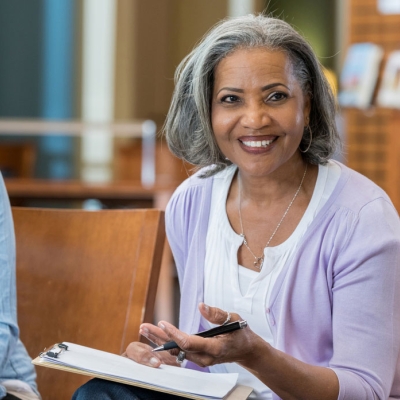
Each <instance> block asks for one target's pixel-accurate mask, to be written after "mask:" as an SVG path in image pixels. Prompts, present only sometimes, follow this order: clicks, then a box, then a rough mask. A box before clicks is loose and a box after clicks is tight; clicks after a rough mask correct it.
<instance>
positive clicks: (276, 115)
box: [211, 48, 310, 176]
mask: <svg viewBox="0 0 400 400" xmlns="http://www.w3.org/2000/svg"><path fill="white" fill-rule="evenodd" d="M214 77H215V81H214V89H213V96H212V107H211V123H212V127H213V131H214V135H215V138H216V141H217V144H218V146H219V148H220V150H221V151H222V153H223V154H224V156H225V157H227V158H228V159H229V160H231V161H232V162H233V163H234V164H236V165H238V167H239V169H240V170H241V171H242V172H243V173H244V174H246V173H248V174H250V175H254V176H261V175H265V174H269V173H271V172H273V171H276V170H278V169H279V168H280V167H282V166H290V163H296V162H297V163H298V162H299V160H300V159H301V155H300V153H299V150H298V147H299V144H300V141H301V138H302V135H303V130H304V126H306V125H308V116H309V112H310V100H309V98H308V97H305V96H304V94H303V91H302V89H301V87H300V85H299V83H298V82H297V80H296V78H295V75H294V74H293V68H292V63H291V62H290V59H289V58H288V57H287V55H286V54H285V53H284V52H281V51H270V50H266V49H264V48H256V49H240V50H236V51H235V52H233V53H232V54H230V55H229V56H227V57H226V58H224V59H223V60H222V61H221V62H220V63H219V64H218V66H217V67H216V69H215V73H214Z"/></svg>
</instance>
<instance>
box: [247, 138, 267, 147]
mask: <svg viewBox="0 0 400 400" xmlns="http://www.w3.org/2000/svg"><path fill="white" fill-rule="evenodd" d="M272 142H273V140H258V141H255V140H251V141H249V142H242V143H243V144H244V145H245V146H248V147H267V146H268V145H270V144H271V143H272Z"/></svg>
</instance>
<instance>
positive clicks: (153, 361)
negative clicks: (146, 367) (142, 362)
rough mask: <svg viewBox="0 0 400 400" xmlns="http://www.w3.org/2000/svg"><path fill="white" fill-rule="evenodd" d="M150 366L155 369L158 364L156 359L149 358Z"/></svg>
mask: <svg viewBox="0 0 400 400" xmlns="http://www.w3.org/2000/svg"><path fill="white" fill-rule="evenodd" d="M150 364H151V365H153V366H154V367H156V366H157V365H158V364H159V360H158V358H155V357H151V358H150Z"/></svg>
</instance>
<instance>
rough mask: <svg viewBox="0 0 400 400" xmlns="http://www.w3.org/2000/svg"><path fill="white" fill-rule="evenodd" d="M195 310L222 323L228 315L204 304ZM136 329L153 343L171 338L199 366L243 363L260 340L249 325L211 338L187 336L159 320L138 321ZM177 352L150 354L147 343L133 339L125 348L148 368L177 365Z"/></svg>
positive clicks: (236, 318)
mask: <svg viewBox="0 0 400 400" xmlns="http://www.w3.org/2000/svg"><path fill="white" fill-rule="evenodd" d="M199 310H200V312H201V314H202V315H203V317H204V318H206V319H207V320H208V321H210V322H211V323H213V324H217V325H221V324H223V323H224V322H225V320H226V318H227V314H228V313H227V311H224V310H221V309H219V308H216V307H209V306H207V305H205V304H204V303H200V304H199ZM239 320H241V318H240V316H239V315H238V314H235V313H232V314H231V321H239ZM139 332H140V334H141V335H143V336H145V337H146V338H147V339H148V340H150V341H151V342H153V343H155V344H156V345H161V344H163V343H165V342H168V341H171V340H174V341H175V342H176V343H177V344H178V345H179V347H180V349H182V350H184V351H185V352H186V359H187V360H190V361H193V362H194V363H196V364H197V365H199V366H201V367H208V366H210V365H215V364H220V363H224V362H238V363H242V362H244V363H245V360H246V359H247V360H251V358H252V357H253V356H254V355H253V354H252V352H254V344H255V342H257V341H258V340H259V339H260V337H259V336H258V335H256V334H255V333H254V332H253V331H252V330H251V329H250V328H249V327H247V328H244V329H239V330H237V331H235V332H230V333H227V334H225V335H219V336H215V337H213V338H202V337H200V336H195V335H188V334H186V333H184V332H182V331H180V330H179V329H177V328H176V327H175V326H173V325H171V324H170V323H168V322H165V321H161V322H159V323H158V326H155V325H152V324H142V325H141V327H140V331H139ZM178 353H179V349H174V350H170V351H169V352H168V351H161V352H155V353H154V352H151V347H150V346H147V345H145V344H143V343H137V342H136V343H131V344H130V345H129V346H128V348H127V350H126V356H127V357H129V358H131V359H132V360H134V361H137V362H139V363H141V364H145V365H148V366H151V367H158V366H159V365H160V364H162V363H163V364H169V365H179V364H178V363H177V362H176V355H177V354H178Z"/></svg>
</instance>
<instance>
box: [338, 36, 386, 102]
mask: <svg viewBox="0 0 400 400" xmlns="http://www.w3.org/2000/svg"><path fill="white" fill-rule="evenodd" d="M382 58H383V49H382V48H381V47H380V46H378V45H376V44H374V43H368V42H367V43H354V44H352V45H351V46H350V47H349V49H348V51H347V54H346V58H345V61H344V65H343V69H342V73H341V75H340V91H339V96H338V98H339V104H340V105H341V106H342V107H357V108H368V107H369V106H370V105H371V103H372V98H373V95H374V91H375V87H376V83H377V80H378V75H379V66H380V64H381V61H382Z"/></svg>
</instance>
